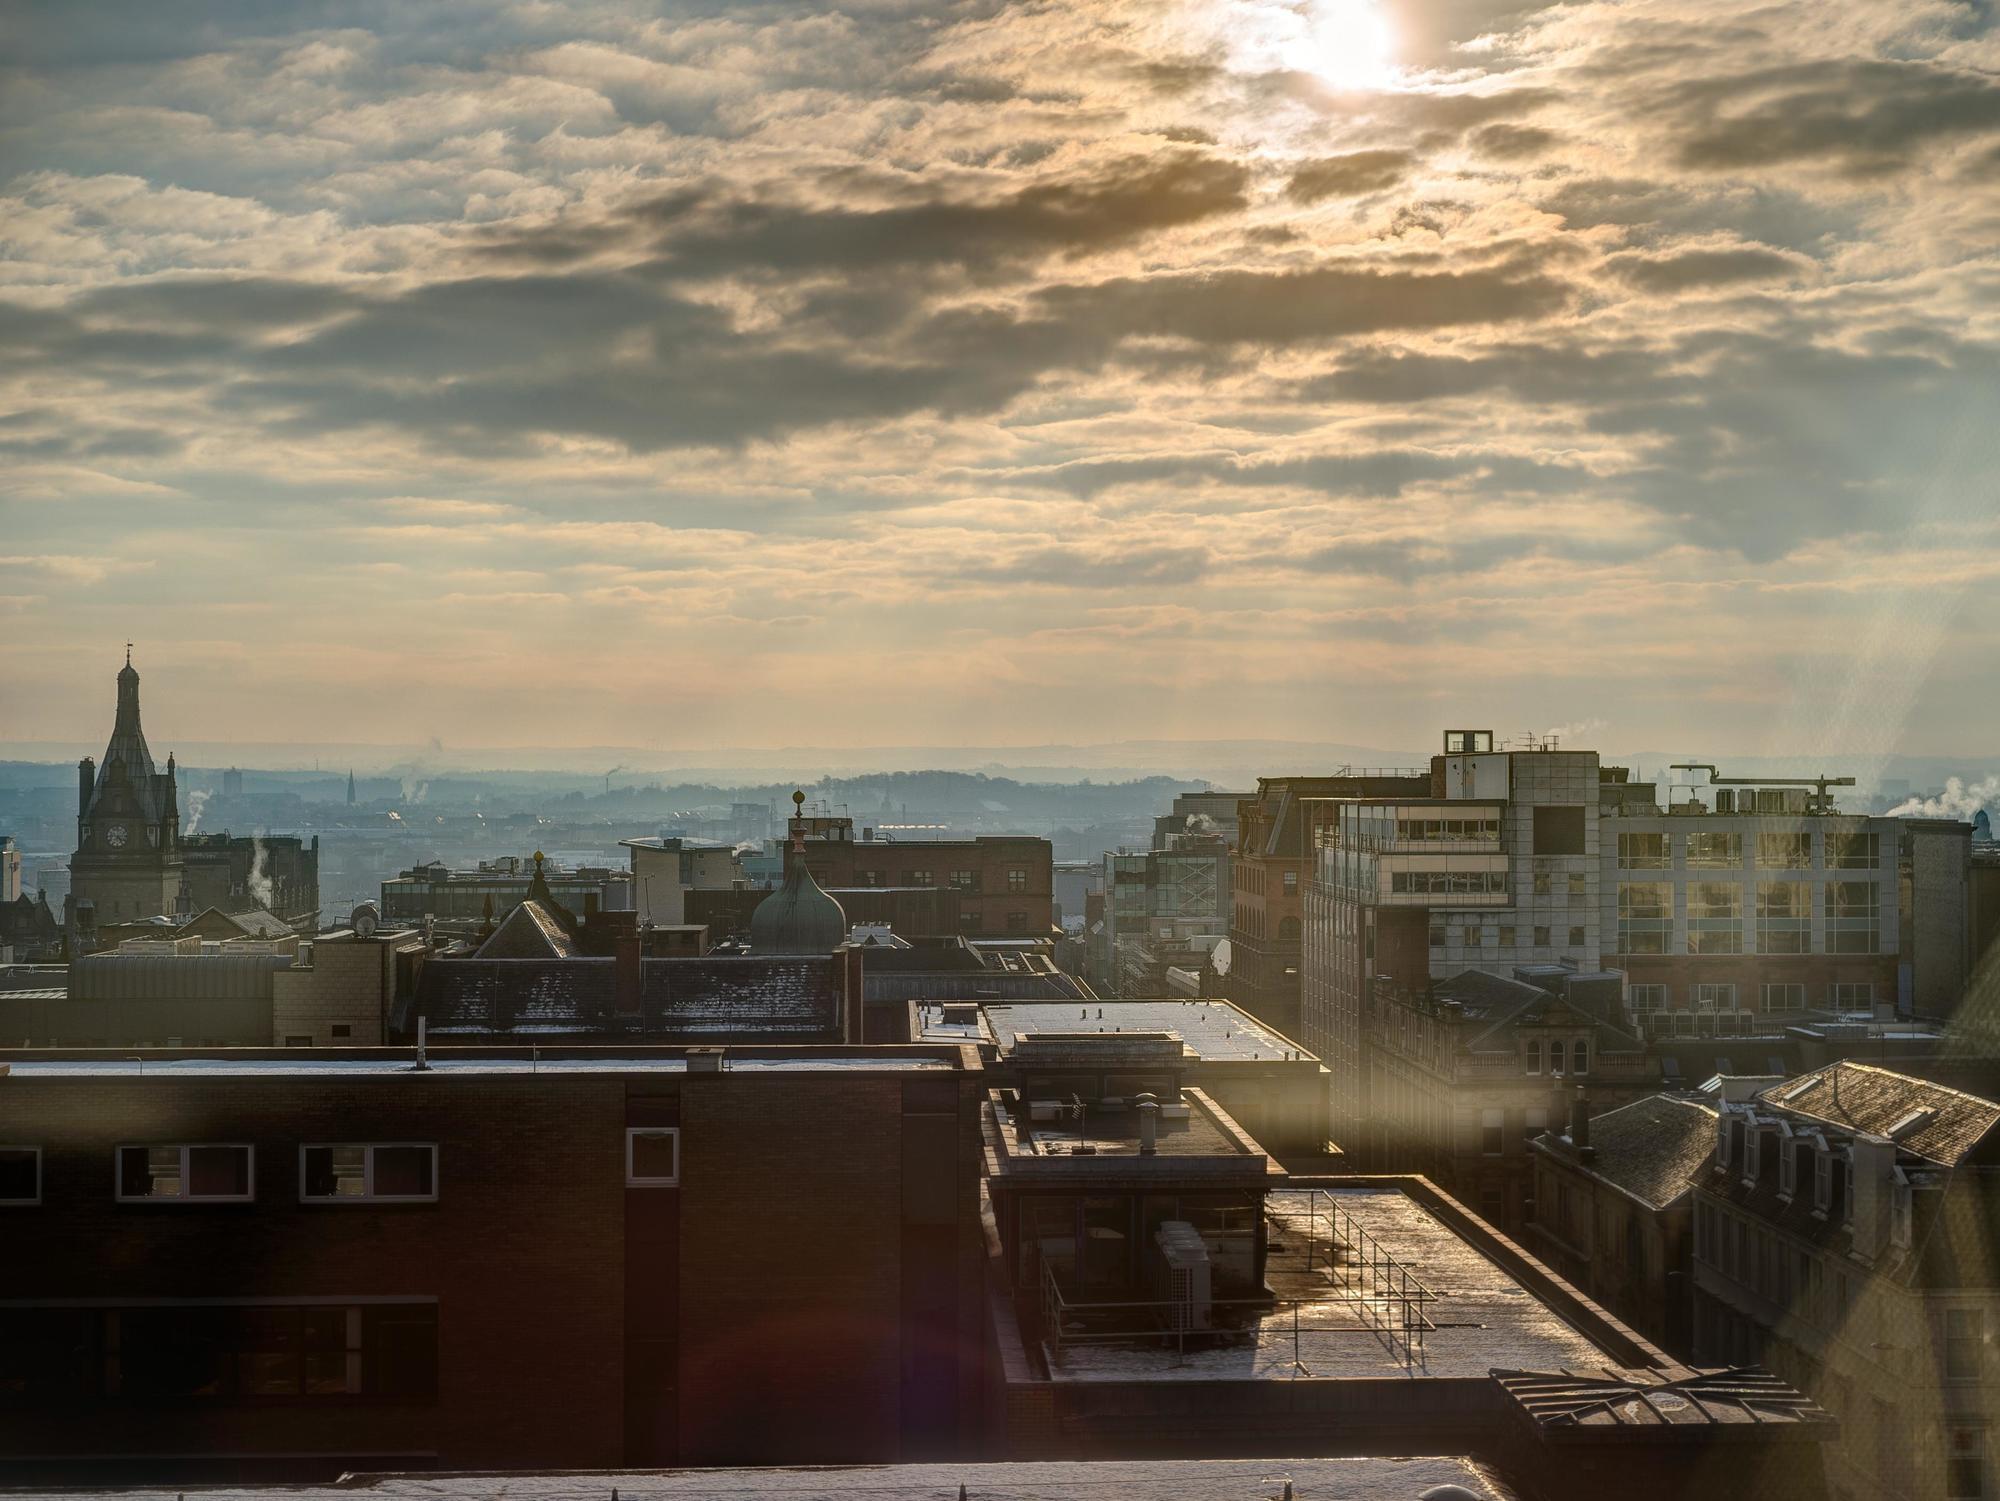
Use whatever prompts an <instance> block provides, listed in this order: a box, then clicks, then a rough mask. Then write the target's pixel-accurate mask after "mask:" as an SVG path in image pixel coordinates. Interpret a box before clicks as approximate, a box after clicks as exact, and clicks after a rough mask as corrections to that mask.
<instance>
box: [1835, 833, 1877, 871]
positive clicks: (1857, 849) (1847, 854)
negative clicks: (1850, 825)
mask: <svg viewBox="0 0 2000 1501" xmlns="http://www.w3.org/2000/svg"><path fill="white" fill-rule="evenodd" d="M1879 852H1880V841H1879V840H1878V839H1877V837H1876V836H1875V835H1873V834H1834V833H1829V834H1828V835H1827V836H1826V866H1827V869H1828V870H1873V869H1874V868H1875V865H1876V863H1877V858H1878V855H1879Z"/></svg>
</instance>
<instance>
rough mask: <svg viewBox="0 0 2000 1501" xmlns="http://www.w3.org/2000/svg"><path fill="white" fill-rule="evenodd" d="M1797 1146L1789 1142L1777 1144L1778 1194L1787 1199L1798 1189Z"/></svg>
mask: <svg viewBox="0 0 2000 1501" xmlns="http://www.w3.org/2000/svg"><path fill="white" fill-rule="evenodd" d="M1798 1183H1799V1148H1798V1147H1797V1146H1796V1145H1795V1144H1793V1143H1790V1142H1785V1141H1780V1142H1779V1144H1778V1196H1779V1197H1780V1198H1785V1199H1789V1198H1790V1197H1791V1196H1792V1195H1793V1194H1794V1193H1796V1192H1797V1191H1798Z"/></svg>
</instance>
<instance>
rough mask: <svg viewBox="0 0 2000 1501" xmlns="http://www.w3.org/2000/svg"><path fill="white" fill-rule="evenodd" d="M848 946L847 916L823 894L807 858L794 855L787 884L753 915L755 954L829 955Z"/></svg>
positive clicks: (766, 900)
mask: <svg viewBox="0 0 2000 1501" xmlns="http://www.w3.org/2000/svg"><path fill="white" fill-rule="evenodd" d="M845 942H847V914H846V913H845V912H843V911H841V910H840V903H839V902H836V901H835V900H834V899H833V898H832V897H830V896H828V895H827V894H826V893H825V892H824V891H822V890H820V887H819V882H817V881H815V880H814V879H813V877H812V872H811V871H809V870H807V869H806V861H805V855H804V853H803V852H802V851H797V852H794V854H793V856H792V868H791V871H790V872H789V873H788V874H787V875H786V876H785V884H784V885H782V886H780V887H779V888H778V889H777V890H776V891H774V892H772V893H771V894H770V895H769V896H767V897H765V898H764V900H763V901H761V902H759V903H758V904H757V910H756V911H755V912H752V913H751V914H750V952H751V953H752V954H758V955H764V954H830V953H832V952H833V951H834V950H835V949H837V948H839V947H840V946H841V945H842V944H843V943H845Z"/></svg>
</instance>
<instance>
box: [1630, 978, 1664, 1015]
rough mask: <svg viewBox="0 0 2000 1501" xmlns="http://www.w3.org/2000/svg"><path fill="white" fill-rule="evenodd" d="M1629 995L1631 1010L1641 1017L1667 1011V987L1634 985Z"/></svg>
mask: <svg viewBox="0 0 2000 1501" xmlns="http://www.w3.org/2000/svg"><path fill="white" fill-rule="evenodd" d="M1630 994H1631V997H1632V1009H1633V1010H1634V1011H1637V1012H1639V1013H1640V1014H1641V1015H1644V1014H1647V1013H1649V1012H1654V1011H1664V1010H1666V1009H1667V987H1666V986H1664V985H1634V986H1633V987H1632V988H1631V991H1630Z"/></svg>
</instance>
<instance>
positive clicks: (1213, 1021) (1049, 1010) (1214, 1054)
mask: <svg viewBox="0 0 2000 1501" xmlns="http://www.w3.org/2000/svg"><path fill="white" fill-rule="evenodd" d="M980 1009H981V1011H982V1012H983V1013H984V1014H985V1018H986V1026H987V1028H988V1029H989V1035H990V1038H991V1040H993V1041H995V1043H996V1044H997V1046H998V1047H999V1050H1000V1056H1001V1057H1003V1058H1004V1057H1006V1056H1007V1055H1008V1054H1009V1053H1011V1052H1012V1051H1013V1049H1014V1041H1013V1040H1014V1039H1015V1038H1016V1037H1019V1036H1033V1035H1035V1034H1037V1033H1049V1032H1063V1033H1081V1032H1093V1033H1101V1034H1104V1035H1107V1036H1117V1035H1123V1034H1127V1033H1132V1032H1152V1033H1159V1032H1175V1033H1178V1034H1179V1035H1180V1038H1181V1041H1182V1042H1184V1043H1185V1044H1186V1045H1187V1047H1188V1048H1189V1049H1190V1050H1192V1052H1193V1054H1194V1056H1195V1057H1196V1058H1198V1059H1200V1060H1201V1061H1202V1062H1204V1063H1219V1062H1237V1061H1248V1060H1261V1061H1267V1062H1278V1061H1281V1060H1284V1059H1289V1058H1307V1057H1310V1055H1309V1054H1307V1053H1305V1051H1304V1050H1303V1049H1302V1048H1300V1047H1299V1045H1298V1044H1297V1043H1295V1042H1293V1041H1292V1040H1291V1039H1290V1038H1288V1037H1285V1036H1283V1035H1282V1034H1280V1033H1278V1032H1274V1031H1272V1030H1271V1029H1270V1028H1269V1027H1267V1026H1265V1025H1264V1024H1263V1023H1262V1022H1260V1021H1258V1020H1257V1019H1256V1018H1255V1017H1253V1016H1251V1015H1250V1014H1249V1013H1248V1012H1247V1011H1242V1010H1239V1009H1238V1008H1237V1007H1235V1006H1233V1005H1231V1004H1230V1003H1229V1002H1227V1001H1178V1000H1129V1001H1095V1000H1093V1001H1089V1002H1087V1003H1086V1002H1076V1003H1069V1002H1059V1001H1051V1002H1047V1003H1032V1004H1026V1005H1009V1004H1003V1005H994V1004H990V1003H989V1004H984V1005H982V1006H981V1007H980ZM953 1012H954V1013H956V1012H957V1008H956V1007H954V1008H953ZM945 1015H946V1014H945V1010H944V1008H943V1007H942V1006H926V1007H923V1008H922V1010H921V1012H920V1016H921V1017H922V1019H923V1020H924V1025H925V1033H924V1035H925V1036H930V1035H931V1033H930V1030H929V1028H930V1027H931V1026H932V1025H937V1026H939V1027H940V1028H941V1029H950V1028H953V1027H955V1026H957V1025H960V1024H958V1023H954V1022H951V1021H948V1020H946V1019H945ZM940 1035H954V1036H955V1035H957V1034H956V1033H955V1032H950V1031H948V1030H941V1032H940Z"/></svg>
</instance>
